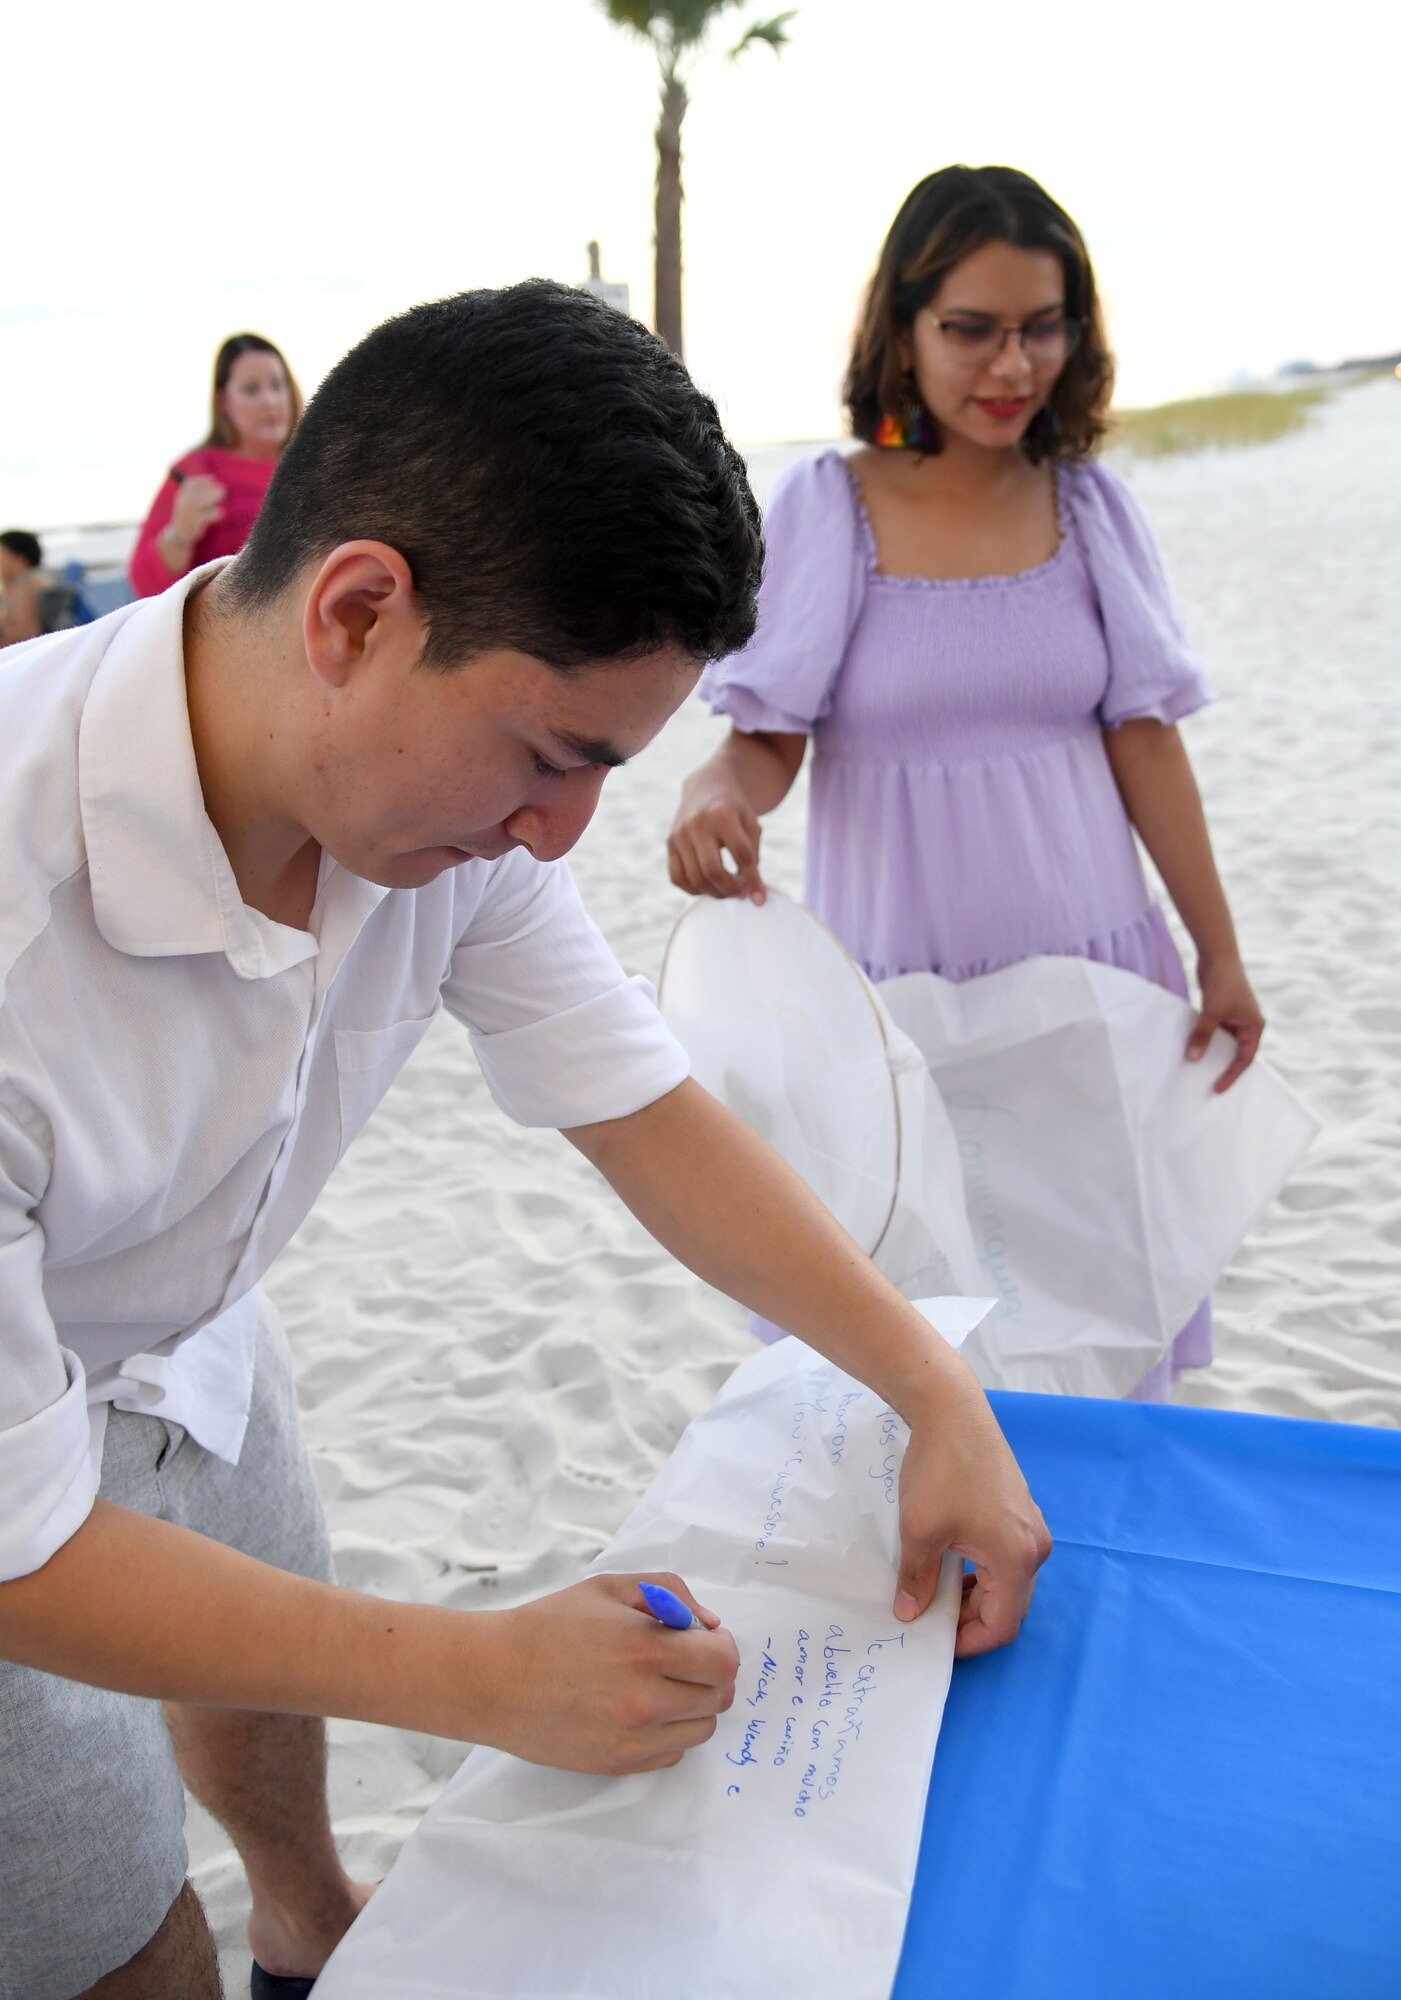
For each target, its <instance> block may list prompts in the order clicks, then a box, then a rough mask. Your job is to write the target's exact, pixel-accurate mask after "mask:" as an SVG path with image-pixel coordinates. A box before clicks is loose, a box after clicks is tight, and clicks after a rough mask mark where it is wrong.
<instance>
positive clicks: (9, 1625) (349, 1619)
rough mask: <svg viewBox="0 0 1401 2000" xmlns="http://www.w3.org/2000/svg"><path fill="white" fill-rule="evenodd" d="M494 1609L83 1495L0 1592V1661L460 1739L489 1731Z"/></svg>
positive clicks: (146, 1691) (98, 1682) (132, 1688)
mask: <svg viewBox="0 0 1401 2000" xmlns="http://www.w3.org/2000/svg"><path fill="white" fill-rule="evenodd" d="M498 1615H499V1614H495V1613H491V1612H483V1613H474V1614H473V1615H472V1616H471V1617H467V1616H465V1615H464V1614H460V1613H454V1612H447V1611H442V1610H438V1609H434V1608H431V1607H427V1606H422V1605H411V1604H399V1603H395V1602H392V1601H389V1600H383V1599H379V1598H373V1597H365V1596H361V1595H360V1594H358V1593H356V1592H354V1591H349V1590H338V1589H335V1588H334V1587H333V1586H332V1585H330V1584H324V1583H313V1582H310V1581H309V1580H308V1579H307V1578H305V1577H300V1576H292V1575H290V1574H288V1573H287V1572H286V1571H284V1570H279V1569H274V1568H272V1567H271V1566H270V1565H268V1564H266V1563H259V1562H255V1561H253V1560H252V1558H251V1557H249V1556H245V1555H240V1554H239V1553H238V1552H237V1551H236V1550H234V1549H229V1548H225V1547H224V1546H223V1545H222V1544H221V1543H219V1542H214V1541H211V1540H209V1539H208V1538H207V1537H206V1536H203V1535H197V1534H194V1533H192V1532H190V1531H189V1530H188V1529H185V1528H176V1527H172V1526H171V1525H170V1524H169V1523H167V1522H164V1521H153V1520H150V1519H148V1518H147V1517H146V1516H145V1515H143V1514H138V1513H134V1512H133V1511H131V1510H130V1509H129V1508H126V1507H117V1506H113V1505H112V1504H111V1503H110V1502H107V1501H103V1500H99V1501H98V1502H97V1503H96V1505H95V1506H94V1508H93V1511H92V1513H91V1514H90V1515H89V1517H88V1519H87V1520H86V1521H85V1522H84V1523H83V1526H82V1527H81V1528H80V1529H79V1530H78V1532H77V1533H76V1534H75V1535H74V1536H72V1538H71V1539H70V1540H69V1541H67V1542H65V1543H64V1544H63V1546H62V1547H61V1548H60V1549H58V1550H57V1551H56V1552H55V1554H54V1555H52V1556H51V1557H50V1558H49V1560H48V1562H46V1563H45V1564H44V1566H43V1568H42V1569H39V1570H35V1571H34V1572H33V1573H32V1574H30V1575H28V1576H22V1577H17V1578H15V1579H14V1581H12V1582H9V1583H5V1584H0V1658H4V1659H8V1660H13V1661H16V1662H18V1663H19V1664H21V1665H25V1666H33V1667H37V1668H40V1669H42V1670H43V1671H45V1672H48V1673H54V1674H61V1675H63V1676H65V1677H66V1678H67V1679H70V1680H80V1681H88V1682H91V1683H92V1684H93V1685H95V1686H100V1687H110V1688H116V1689H118V1690H119V1691H121V1692H123V1693H129V1694H138V1695H147V1696H155V1697H158V1698H160V1699H163V1700H169V1701H186V1702H199V1703H208V1704H212V1705H217V1706H220V1707H228V1708H252V1709H266V1710H275V1711H281V1712H284V1713H287V1714H293V1715H338V1716H347V1717H352V1718H355V1719H357V1720H360V1721H365V1722H389V1723H397V1724H399V1725H401V1726H403V1727H406V1728H411V1729H424V1730H432V1731H434V1732H436V1733H437V1734H439V1735H446V1736H458V1737H462V1738H465V1739H466V1740H469V1741H471V1740H475V1739H477V1738H478V1737H480V1736H482V1735H484V1734H485V1733H486V1731H487V1728H488V1727H489V1717H488V1709H489V1698H488V1695H489V1690H488V1688H487V1681H488V1679H489V1676H488V1675H487V1673H486V1671H485V1667H484V1662H483V1659H482V1657H481V1656H482V1655H483V1654H484V1653H485V1652H486V1651H488V1650H489V1645H490V1640H491V1637H492V1635H491V1633H490V1632H489V1630H488V1629H487V1627H488V1625H489V1623H490V1621H491V1620H492V1619H493V1618H494V1617H496V1616H498ZM483 1621H485V1622H483ZM474 1682H477V1683H479V1686H480V1699H475V1700H474Z"/></svg>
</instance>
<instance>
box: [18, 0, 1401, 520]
mask: <svg viewBox="0 0 1401 2000" xmlns="http://www.w3.org/2000/svg"><path fill="white" fill-rule="evenodd" d="M778 4H779V0H766V4H765V5H763V6H761V7H759V8H752V7H745V6H741V7H736V8H734V9H732V10H731V11H730V13H729V14H727V15H726V16H725V17H724V19H723V28H724V35H723V40H724V42H725V43H728V42H731V41H733V40H734V39H735V38H736V37H737V35H738V33H739V32H740V30H741V29H742V28H743V26H744V24H745V22H746V21H747V20H749V19H752V18H756V17H757V16H759V15H760V14H762V13H771V12H774V11H776V7H777V5H778ZM25 12H26V19H25V21H24V23H23V24H22V25H19V26H18V27H17V26H16V25H15V24H14V23H13V22H12V23H11V25H10V26H9V28H8V30H7V38H6V51H5V110H4V114H3V119H0V154H3V160H4V168H5V172H4V183H5V187H6V189H7V192H8V197H9V216H8V224H9V226H8V229H7V232H6V237H7V255H6V258H5V277H6V283H5V285H4V287H3V288H0V383H3V391H2V393H3V399H4V401H3V409H4V423H3V435H2V436H0V514H3V515H4V516H5V522H4V523H0V525H8V524H10V523H11V522H18V521H23V522H25V523H26V524H28V523H33V524H36V525H41V526H42V525H47V524H49V523H56V522H61V521H72V520H77V519H86V520H94V519H113V518H122V517H124V516H130V515H133V514H139V513H140V512H141V511H143V510H144V507H145V504H146V502H147V500H148V498H149V495H150V493H151V491H152V490H153V488H154V485H155V484H156V482H157V480H158V478H159V476H160V474H161V472H162V469H163V467H164V466H165V464H167V463H168V462H169V460H170V459H171V458H172V457H174V456H176V455H177V454H178V453H179V452H180V451H181V450H183V449H185V448H186V447H187V446H188V445H189V444H191V443H193V442H194V441H195V440H196V438H197V437H198V436H199V435H200V434H201V432H202V430H203V428H204V425H205V421H206V418H205V409H206V404H207V396H208V375H209V369H210V364H211V361H212V356H213V350H214V348H215V347H216V346H217V344H218V342H219V340H220V339H221V338H222V337H223V336H224V335H225V334H226V333H228V332H232V331H237V330H240V329H242V328H245V327H251V328H253V329H254V330H256V331H258V332H262V333H265V334H267V335H268V336H269V337H270V338H271V339H273V340H275V341H277V342H278V343H279V344H280V345H281V346H282V347H284V348H285V350H286V352H287V354H288V357H289V359H290V360H291V362H292V365H293V367H294V369H295V370H296V371H297V372H298V374H299V375H300V377H301V379H302V382H303V385H304V386H305V387H308V388H310V387H311V386H313V385H314V384H315V383H316V381H317V380H318V379H319V378H320V376H321V375H322V374H323V373H324V372H325V370H326V369H327V368H328V367H329V366H330V365H331V364H332V362H334V361H335V359H336V358H337V356H338V355H339V354H341V353H342V352H343V351H344V350H345V348H346V347H347V346H348V345H350V344H351V343H352V342H353V341H354V340H355V339H356V338H357V337H358V336H359V335H360V334H361V333H363V332H364V331H365V330H366V329H367V328H368V327H369V326H371V325H373V324H374V323H375V322H376V321H377V320H379V319H381V318H383V317H384V316H385V315H386V314H388V313H389V312H392V311H394V310H397V309H398V308H400V307H403V306H406V305H409V304H411V303H413V302H414V301H415V300H418V299H422V298H428V297H434V296H438V295H440V294H442V293H444V292H448V291H454V290H459V289H462V288H464V287H466V286H470V285H479V284H500V283H505V282H508V281H509V280H511V279H514V278H518V277H523V276H526V275H529V274H532V273H544V274H546V275H549V276H552V277H557V278H563V279H568V280H576V279H578V278H580V277H582V276H583V275H584V271H585V268H586V267H585V244H586V242H587V241H588V239H589V238H590V237H591V236H592V237H597V238H599V239H600V241H601V242H602V245H603V254H604V269H605V274H606V275H608V276H610V277H615V278H621V279H625V280H626V281H628V282H629V283H630V284H631V286H632V288H633V304H634V309H635V310H637V311H638V312H639V314H640V316H642V317H649V316H650V309H651V249H650V240H651V184H652V173H653V149H652V128H653V125H654V122H655V115H656V104H655V100H656V81H655V70H654V68H653V65H652V63H651V59H650V57H649V56H648V54H647V53H646V51H645V50H644V49H643V48H642V47H641V46H640V45H638V44H637V43H635V42H634V41H633V40H632V39H631V38H629V37H628V36H626V35H624V34H623V33H622V32H621V31H620V30H618V29H616V28H614V27H612V26H611V25H610V24H609V22H608V21H607V20H606V18H605V17H604V15H603V13H602V11H601V9H600V8H599V7H598V6H597V5H596V4H595V0H497V3H496V4H494V5H493V4H488V3H487V0H455V4H441V0H394V4H392V5H390V4H385V0H379V4H376V5H373V6H371V5H366V4H362V0H335V4H330V0H278V4H270V0H243V3H242V4H241V5H235V6H225V7H220V8H209V7H206V6H203V5H201V4H200V0H182V4H171V3H170V0H128V4H127V5H124V6H118V7H113V6H112V5H111V4H110V0H101V4H92V0H80V4H77V5H69V6H67V7H64V8H63V9H61V10H50V9H41V8H35V7H31V8H29V9H27V10H25ZM1295 18H1297V17H1296V16H1295V15H1293V14H1292V13H1286V12H1285V11H1284V10H1280V9H1278V8H1266V7H1264V6H1257V5H1251V4H1243V0H1215V4H1203V0H1178V4H1176V5H1175V6H1173V7H1171V8H1146V7H1134V6H1129V5H1126V4H1124V0H1074V4H1067V0H981V4H979V5H976V6H975V5H973V4H971V0H805V4H804V5H802V6H801V7H800V9H799V11H798V13H797V16H796V18H795V20H794V21H793V23H792V28H791V33H792V42H791V45H790V47H789V48H788V49H787V50H786V51H785V52H784V53H783V55H782V57H781V58H780V59H779V60H775V59H774V57H773V56H772V55H771V54H770V53H769V52H768V50H766V49H764V48H755V49H752V50H751V51H750V52H749V53H748V54H747V55H746V57H745V59H744V61H743V62H742V63H740V64H737V65H730V64H728V63H726V62H724V61H723V60H721V59H718V58H717V59H715V60H712V61H710V62H708V63H706V64H704V65H703V66H702V67H701V68H700V70H699V71H698V73H697V75H696V78H695V81H694V88H693V101H692V108H691V112H690V115H689V117H688V119H687V124H686V134H685V138H686V188H687V206H686V287H687V289H686V312H687V359H688V361H689V363H690V365H691V367H692V369H693V371H694V373H695V374H696V375H697V377H698V378H699V379H700V381H701V382H702V383H703V384H704V385H705V386H706V387H707V388H708V389H710V390H711V391H712V393H714V394H715V395H716V396H717V398H718V400H719V402H720V404H721V407H722V410H723V411H724V413H725V415H726V417H727V420H728V422H729V424H730V427H731V429H732V430H733V432H734V434H735V436H736V437H737V438H739V439H740V440H742V441H757V440H762V439H772V438H792V437H822V436H827V435H831V434H833V433H834V432H835V430H836V429H837V427H838V424H839V416H838V400H837V397H838V384H839V381H840V376H841V372H842V364H843V358H844V352H845V347H846V342H847V338H848V336H849V332H850V328H851V323H852V318H853V314H854V312H855V308H856V303H857V299H858V297H859V294H860V291H861V288H862V285H863V283H864V282H865V280H866V278H867V276H868V275H869V272H870V268H871V265H872V262H873V260H874V257H875V254H876V251H877V249H878V248H879V245H880V242H881V239H882V237H883V235H884V233H885V231H886V228H887V227H888V225H889V222H890V220H891V217H892V215H893V214H894V211H895V209H896V207H897V206H898V204H899V202H900V200H901V199H902V198H903V196H904V194H905V193H906V192H907V190H908V188H909V187H910V186H911V184H912V183H913V182H914V181H915V180H917V179H918V178H919V177H920V176H921V175H923V174H925V173H927V172H929V171H931V170H932V169H933V168H935V167H938V166H942V165H944V164H946V163H947V162H949V161H950V160H959V159H961V160H967V161H970V162H973V163H977V164H982V163H986V162H988V161H1002V162H1007V163H1010V164H1012V165H1014V166H1018V167H1021V168H1023V169H1025V170H1026V171H1027V172H1030V173H1032V174H1035V175H1036V176H1037V178H1038V179H1040V180H1041V181H1043V182H1044V183H1045V185H1046V186H1047V187H1048V188H1049V189H1050V191H1051V193H1052V194H1053V195H1055V197H1056V198H1057V199H1058V200H1059V201H1061V202H1062V203H1063V204H1064V205H1065V206H1066V207H1067V208H1068V209H1069V210H1070V212H1071V213H1072V214H1073V215H1074V216H1075V217H1076V219H1077V221H1078V222H1079V223H1080V225H1081V227H1082V229H1083V230H1084V232H1085V235H1086V237H1087V238H1088V240H1089V245H1090V250H1091V253H1092V255H1093V257H1094V259H1095V263H1096V267H1097V269H1098V272H1099V275H1100V280H1101V285H1102V288H1103V290H1104V293H1105V296H1106V301H1107V305H1108V309H1109V314H1110V331H1111V336H1112V338H1113V341H1114V345H1115V347H1116V349H1117V352H1118V355H1119V364H1120V383H1121V400H1122V401H1124V402H1128V403H1142V402H1148V401H1159V400H1162V399H1164V398H1166V397H1170V396H1174V395H1179V394H1189V393H1192V392H1193V391H1196V390H1199V389H1203V388H1210V387H1214V386H1217V385H1219V384H1221V383H1223V382H1225V381H1227V380H1229V379H1231V378H1232V377H1233V376H1235V375H1236V374H1237V373H1239V372H1251V373H1265V372H1268V371H1270V370H1272V369H1273V368H1275V367H1276V366H1278V365H1279V364H1280V363H1281V362H1284V361H1288V360H1290V359H1292V358H1296V357H1300V356H1309V357H1312V358H1315V359H1317V360H1320V361H1331V360H1337V359H1339V358H1342V357H1343V356H1345V355H1348V354H1353V353H1358V352H1373V351H1382V350H1386V349H1389V348H1394V347H1397V346H1401V249H1399V248H1398V246H1399V245H1401V167H1399V166H1398V155H1397V148H1396V144H1395V129H1396V115H1395V104H1396V92H1397V87H1398V73H1399V71H1398V56H1401V32H1398V28H1397V25H1396V22H1397V11H1396V9H1395V8H1393V7H1391V6H1383V5H1382V4H1381V0H1371V4H1366V5H1363V4H1358V0H1337V4H1335V5H1333V6H1331V7H1330V8H1328V9H1327V10H1320V11H1318V12H1316V13H1313V14H1312V15H1311V19H1312V22H1313V25H1312V26H1311V27H1310V29H1309V30H1308V32H1307V33H1303V32H1297V31H1295V30H1294V29H1293V28H1292V27H1291V26H1290V25H1289V23H1290V22H1291V21H1293V20H1294V19H1295Z"/></svg>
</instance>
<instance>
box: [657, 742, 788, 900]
mask: <svg viewBox="0 0 1401 2000" xmlns="http://www.w3.org/2000/svg"><path fill="white" fill-rule="evenodd" d="M761 838H762V831H761V828H760V825H759V815H758V814H757V813H756V812H755V810H754V808H753V806H752V805H751V804H750V803H749V800H748V799H747V798H746V797H745V794H744V792H743V790H742V789H741V788H740V786H739V785H738V784H737V783H736V782H735V780H734V779H733V778H731V777H729V776H728V775H727V774H726V773H725V772H724V771H716V770H714V769H712V767H711V766H709V765H702V767H701V769H700V770H699V771H696V772H695V773H693V775H692V776H691V777H690V778H688V779H687V781H686V783H685V785H684V787H683V788H682V792H681V804H680V805H679V806H678V808H677V812H676V818H675V820H674V821H673V822H672V828H671V832H670V834H669V835H668V836H667V843H666V855H667V866H668V868H669V869H670V871H671V879H672V881H673V882H674V883H675V884H676V887H677V888H678V889H684V890H685V891H686V894H687V895H688V896H748V897H749V899H750V900H751V902H755V903H762V902H763V901H764V898H765V896H766V895H767V893H768V892H767V890H766V889H765V888H764V884H763V882H762V880H761V879H760V875H759V842H760V839H761ZM726 854H729V855H730V856H732V858H733V860H734V867H733V869H731V868H727V867H726V865H725V855H726Z"/></svg>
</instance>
